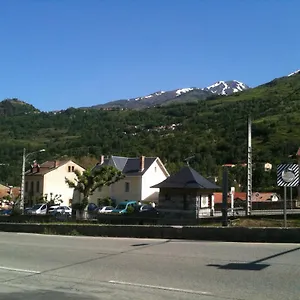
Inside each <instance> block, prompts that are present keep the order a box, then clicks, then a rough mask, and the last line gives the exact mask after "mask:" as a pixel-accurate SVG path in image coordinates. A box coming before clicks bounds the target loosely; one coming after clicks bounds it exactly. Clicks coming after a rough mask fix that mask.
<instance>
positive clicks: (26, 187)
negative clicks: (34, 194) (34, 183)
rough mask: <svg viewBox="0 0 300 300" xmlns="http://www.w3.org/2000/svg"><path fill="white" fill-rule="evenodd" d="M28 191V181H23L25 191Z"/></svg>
mask: <svg viewBox="0 0 300 300" xmlns="http://www.w3.org/2000/svg"><path fill="white" fill-rule="evenodd" d="M27 192H28V181H26V182H25V193H27Z"/></svg>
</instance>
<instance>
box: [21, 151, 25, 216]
mask: <svg viewBox="0 0 300 300" xmlns="http://www.w3.org/2000/svg"><path fill="white" fill-rule="evenodd" d="M25 164H26V149H25V148H24V149H23V158H22V178H21V197H20V198H21V201H20V210H21V213H22V214H23V213H24V193H25V191H24V190H25V189H24V185H25Z"/></svg>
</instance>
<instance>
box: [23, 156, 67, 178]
mask: <svg viewBox="0 0 300 300" xmlns="http://www.w3.org/2000/svg"><path fill="white" fill-rule="evenodd" d="M68 161H69V160H52V161H46V162H43V163H42V164H41V165H37V166H35V167H33V172H31V170H27V171H26V173H25V174H26V176H41V175H45V174H47V173H49V172H51V171H52V170H54V169H56V168H58V167H60V166H62V165H64V164H66V163H67V162H68Z"/></svg>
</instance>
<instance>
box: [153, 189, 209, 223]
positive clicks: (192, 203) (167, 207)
mask: <svg viewBox="0 0 300 300" xmlns="http://www.w3.org/2000/svg"><path fill="white" fill-rule="evenodd" d="M213 206H214V204H213V191H210V190H201V189H199V190H197V189H175V188H173V189H172V188H161V189H160V192H159V204H158V207H159V209H161V210H164V211H169V212H181V213H183V214H189V215H191V216H192V217H196V213H198V217H201V216H204V215H210V214H211V211H212V210H213V208H214V207H213Z"/></svg>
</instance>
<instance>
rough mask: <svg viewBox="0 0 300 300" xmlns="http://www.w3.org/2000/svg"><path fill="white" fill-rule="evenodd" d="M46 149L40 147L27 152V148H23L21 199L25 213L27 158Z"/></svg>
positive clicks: (21, 206) (21, 207)
mask: <svg viewBox="0 0 300 300" xmlns="http://www.w3.org/2000/svg"><path fill="white" fill-rule="evenodd" d="M45 151H46V150H45V149H40V150H38V151H34V152H30V153H27V154H26V149H25V148H24V149H23V163H22V179H21V201H20V210H21V212H22V213H24V187H25V165H26V160H27V158H28V157H29V156H30V155H32V154H35V153H39V152H45Z"/></svg>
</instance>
